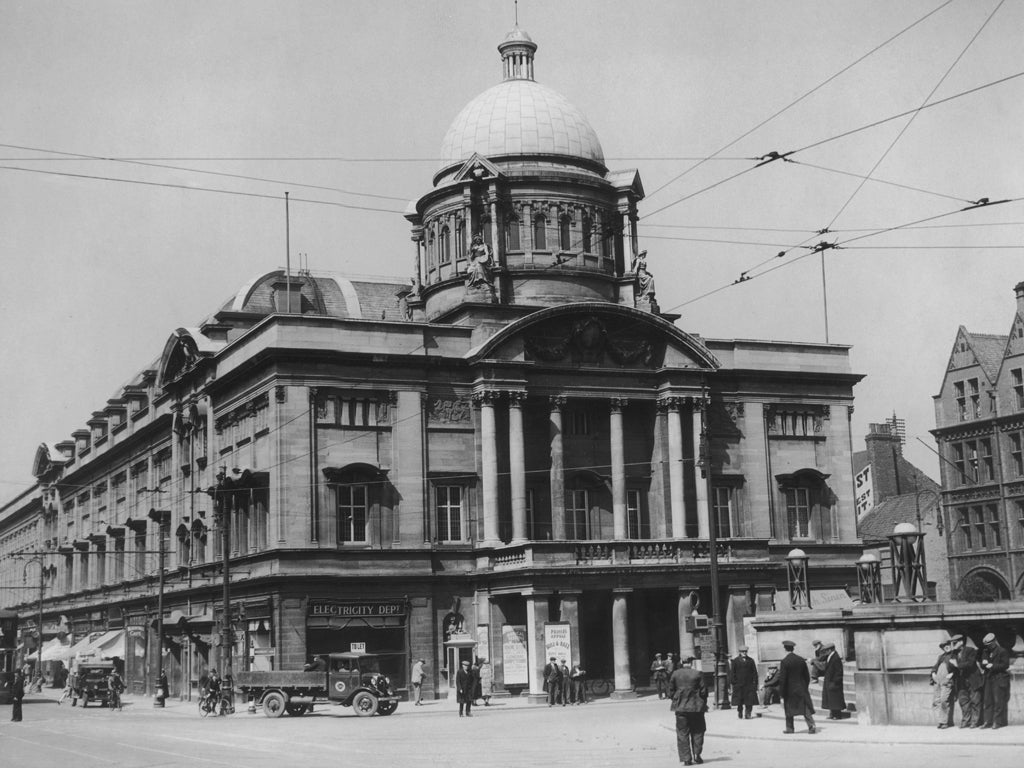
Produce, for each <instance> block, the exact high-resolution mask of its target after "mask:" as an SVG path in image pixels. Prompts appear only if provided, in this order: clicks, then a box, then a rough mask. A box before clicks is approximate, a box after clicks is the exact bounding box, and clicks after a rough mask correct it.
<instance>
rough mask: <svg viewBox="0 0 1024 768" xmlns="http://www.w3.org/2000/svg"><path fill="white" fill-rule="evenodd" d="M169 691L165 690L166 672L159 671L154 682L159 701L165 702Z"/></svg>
mask: <svg viewBox="0 0 1024 768" xmlns="http://www.w3.org/2000/svg"><path fill="white" fill-rule="evenodd" d="M169 693H170V691H169V690H168V688H167V671H166V670H163V669H161V670H160V677H158V678H157V681H156V694H157V696H159V697H160V701H166V700H167V696H168V695H169Z"/></svg>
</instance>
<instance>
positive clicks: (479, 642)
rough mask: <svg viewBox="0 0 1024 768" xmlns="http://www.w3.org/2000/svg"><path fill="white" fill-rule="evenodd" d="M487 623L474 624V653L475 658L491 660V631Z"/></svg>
mask: <svg viewBox="0 0 1024 768" xmlns="http://www.w3.org/2000/svg"><path fill="white" fill-rule="evenodd" d="M490 629H491V628H490V626H488V625H487V624H477V625H476V655H477V658H480V659H487V660H488V661H491V633H490Z"/></svg>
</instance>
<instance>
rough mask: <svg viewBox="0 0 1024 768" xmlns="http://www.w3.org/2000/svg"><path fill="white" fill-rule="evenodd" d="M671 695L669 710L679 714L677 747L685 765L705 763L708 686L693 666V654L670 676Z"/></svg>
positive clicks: (669, 693) (681, 761)
mask: <svg viewBox="0 0 1024 768" xmlns="http://www.w3.org/2000/svg"><path fill="white" fill-rule="evenodd" d="M668 695H669V697H671V699H672V704H670V705H669V709H670V710H672V711H673V712H675V714H676V748H677V750H678V752H679V762H680V763H682V764H683V765H693V764H694V763H697V764H700V763H703V762H704V758H702V757H701V753H702V752H703V751H704V733H705V732H706V731H707V729H708V726H707V721H706V720H705V719H704V713H705V712H707V711H708V689H707V686H706V685H704V675H703V673H701V672H698V671H697V670H695V669H693V657H692V656H688V657H686V658H685V659H682V660H681V661H680V667H679V669H677V670H676V671H675V672H673V673H672V675H671V677H669V679H668Z"/></svg>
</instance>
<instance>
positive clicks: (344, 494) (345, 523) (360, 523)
mask: <svg viewBox="0 0 1024 768" xmlns="http://www.w3.org/2000/svg"><path fill="white" fill-rule="evenodd" d="M366 499H367V488H366V486H365V485H355V484H352V485H339V486H338V540H339V541H341V542H342V543H343V544H349V543H363V542H365V541H366Z"/></svg>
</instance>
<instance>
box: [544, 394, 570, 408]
mask: <svg viewBox="0 0 1024 768" xmlns="http://www.w3.org/2000/svg"><path fill="white" fill-rule="evenodd" d="M548 402H549V403H550V404H551V410H553V411H556V410H560V409H562V408H565V404H566V403H567V402H569V398H567V397H566V396H565V395H552V396H551V397H549V398H548Z"/></svg>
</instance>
